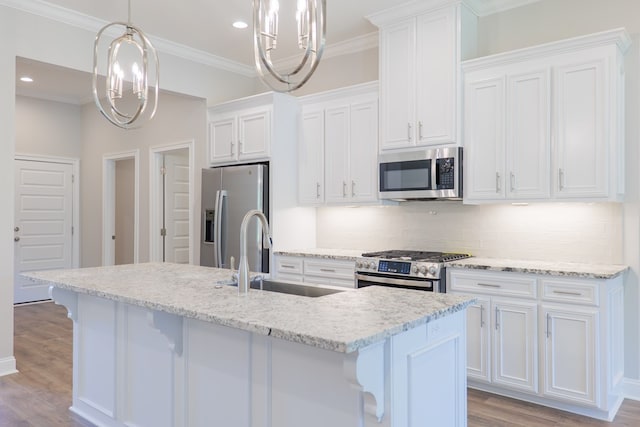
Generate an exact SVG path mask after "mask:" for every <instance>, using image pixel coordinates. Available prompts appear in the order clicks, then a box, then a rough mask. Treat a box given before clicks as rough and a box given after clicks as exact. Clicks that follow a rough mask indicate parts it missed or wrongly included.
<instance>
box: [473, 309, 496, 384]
mask: <svg viewBox="0 0 640 427" xmlns="http://www.w3.org/2000/svg"><path fill="white" fill-rule="evenodd" d="M477 300H478V302H477V303H476V304H473V305H470V306H469V308H468V309H467V376H468V377H469V378H470V379H474V380H478V381H483V382H487V383H488V382H491V371H490V367H491V362H490V361H491V347H490V345H489V343H490V338H491V304H490V303H489V298H483V297H477Z"/></svg>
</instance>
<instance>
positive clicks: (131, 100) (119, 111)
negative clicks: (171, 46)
mask: <svg viewBox="0 0 640 427" xmlns="http://www.w3.org/2000/svg"><path fill="white" fill-rule="evenodd" d="M118 30H120V31H122V30H124V33H122V35H120V36H119V37H115V38H113V40H112V41H111V42H110V43H109V47H108V49H107V51H106V55H104V52H103V55H99V52H98V50H99V49H100V47H101V41H103V39H105V38H106V37H107V34H109V33H111V34H116V33H117V31H118ZM105 43H106V42H105ZM102 45H104V43H103V44H102ZM105 56H106V58H107V62H106V79H105V82H104V87H103V88H100V89H101V91H99V90H98V89H99V88H98V68H99V65H103V64H100V61H99V57H105ZM159 66H160V64H159V62H158V53H157V52H156V50H155V48H154V47H153V45H152V44H151V42H150V41H149V39H148V38H147V36H146V35H145V34H144V33H143V32H142V31H141V30H140V29H139V28H137V27H135V26H134V25H133V24H131V0H128V16H127V22H126V23H124V22H112V23H110V24H107V25H105V26H104V27H102V29H100V31H98V34H97V35H96V39H95V42H94V45H93V98H94V101H95V103H96V106H97V107H98V110H100V113H102V115H103V116H104V117H106V118H107V120H109V121H110V122H111V123H113V124H114V125H116V126H118V127H120V128H122V129H131V128H136V127H140V126H141V125H140V122H141V121H142V120H145V119H146V120H151V119H152V118H153V116H154V115H155V113H156V110H157V108H158V83H159V79H160V69H159ZM150 70H152V71H155V72H153V73H150ZM150 89H151V91H150ZM150 92H151V93H150ZM150 95H151V98H152V99H151V100H152V101H153V105H152V106H151V107H150V105H149V101H150V100H149V98H150Z"/></svg>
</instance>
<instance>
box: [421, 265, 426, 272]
mask: <svg viewBox="0 0 640 427" xmlns="http://www.w3.org/2000/svg"><path fill="white" fill-rule="evenodd" d="M420 273H422V274H427V267H425V266H424V265H423V266H422V267H420Z"/></svg>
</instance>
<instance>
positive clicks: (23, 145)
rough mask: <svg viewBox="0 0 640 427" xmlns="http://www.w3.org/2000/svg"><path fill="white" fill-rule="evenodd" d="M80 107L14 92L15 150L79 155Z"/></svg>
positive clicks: (69, 156)
mask: <svg viewBox="0 0 640 427" xmlns="http://www.w3.org/2000/svg"><path fill="white" fill-rule="evenodd" d="M81 112H82V108H81V107H80V106H78V105H71V104H65V103H62V102H54V101H45V100H41V99H35V98H28V97H24V96H16V152H17V153H20V154H34V155H41V156H55V157H67V158H75V159H79V158H80V156H81V152H82V138H81V135H82V133H81V123H82V114H81Z"/></svg>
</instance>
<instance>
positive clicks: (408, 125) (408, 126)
mask: <svg viewBox="0 0 640 427" xmlns="http://www.w3.org/2000/svg"><path fill="white" fill-rule="evenodd" d="M407 139H408V140H409V142H411V123H407Z"/></svg>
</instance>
